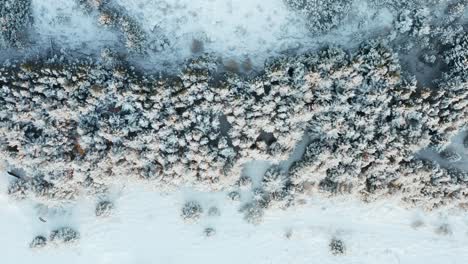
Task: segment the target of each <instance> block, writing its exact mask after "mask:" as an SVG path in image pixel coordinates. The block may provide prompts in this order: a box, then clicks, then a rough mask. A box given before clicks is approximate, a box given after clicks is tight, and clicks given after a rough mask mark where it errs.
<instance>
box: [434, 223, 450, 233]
mask: <svg viewBox="0 0 468 264" xmlns="http://www.w3.org/2000/svg"><path fill="white" fill-rule="evenodd" d="M435 233H436V234H438V235H442V236H448V235H451V234H452V229H451V228H450V226H449V225H448V224H441V225H440V226H438V227H437V228H436V229H435Z"/></svg>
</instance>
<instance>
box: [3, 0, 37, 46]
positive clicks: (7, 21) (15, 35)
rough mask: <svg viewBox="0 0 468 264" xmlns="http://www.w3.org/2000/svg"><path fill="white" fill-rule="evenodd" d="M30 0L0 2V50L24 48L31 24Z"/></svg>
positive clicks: (4, 0) (5, 0)
mask: <svg viewBox="0 0 468 264" xmlns="http://www.w3.org/2000/svg"><path fill="white" fill-rule="evenodd" d="M31 12H32V10H31V0H2V1H1V2H0V48H2V47H14V48H20V47H24V45H25V44H26V41H27V38H28V30H29V27H30V26H31V24H32V20H33V19H32V14H31Z"/></svg>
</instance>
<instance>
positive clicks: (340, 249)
mask: <svg viewBox="0 0 468 264" xmlns="http://www.w3.org/2000/svg"><path fill="white" fill-rule="evenodd" d="M329 247H330V251H331V253H332V254H333V255H343V254H345V252H346V247H345V244H344V242H343V241H342V240H341V239H337V238H332V240H331V242H330V244H329Z"/></svg>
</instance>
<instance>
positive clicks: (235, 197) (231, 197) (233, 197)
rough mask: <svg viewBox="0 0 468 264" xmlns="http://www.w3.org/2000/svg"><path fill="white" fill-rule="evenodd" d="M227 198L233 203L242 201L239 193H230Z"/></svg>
mask: <svg viewBox="0 0 468 264" xmlns="http://www.w3.org/2000/svg"><path fill="white" fill-rule="evenodd" d="M227 196H228V198H229V200H231V201H240V199H241V196H240V193H239V192H238V191H232V192H229V193H228V195H227Z"/></svg>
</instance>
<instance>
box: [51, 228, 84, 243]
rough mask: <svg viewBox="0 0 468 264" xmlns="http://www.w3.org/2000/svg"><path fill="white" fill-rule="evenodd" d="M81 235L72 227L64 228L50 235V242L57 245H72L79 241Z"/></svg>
mask: <svg viewBox="0 0 468 264" xmlns="http://www.w3.org/2000/svg"><path fill="white" fill-rule="evenodd" d="M79 239H80V234H79V233H78V232H77V231H75V230H74V229H72V228H70V227H62V228H59V229H56V230H53V231H52V232H51V233H50V236H49V240H50V242H52V243H56V244H70V243H74V242H76V241H78V240H79Z"/></svg>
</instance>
